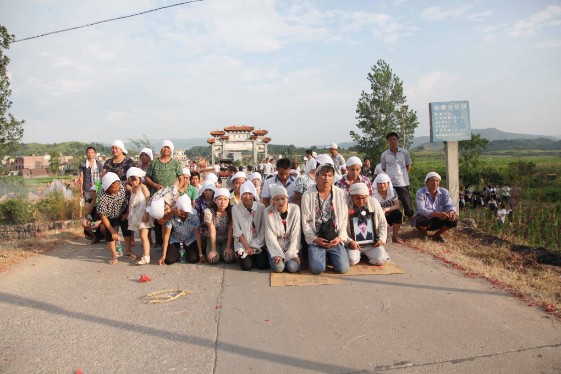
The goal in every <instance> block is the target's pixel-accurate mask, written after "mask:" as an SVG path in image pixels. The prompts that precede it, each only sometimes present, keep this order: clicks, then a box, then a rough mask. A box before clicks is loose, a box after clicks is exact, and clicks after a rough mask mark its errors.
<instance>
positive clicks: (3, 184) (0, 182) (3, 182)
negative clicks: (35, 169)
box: [0, 176, 27, 197]
mask: <svg viewBox="0 0 561 374" xmlns="http://www.w3.org/2000/svg"><path fill="white" fill-rule="evenodd" d="M8 193H13V194H15V195H16V196H18V197H22V196H24V195H25V194H27V188H26V187H25V184H24V182H23V178H22V177H12V176H2V177H0V196H3V195H5V194H8Z"/></svg>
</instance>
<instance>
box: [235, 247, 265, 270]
mask: <svg viewBox="0 0 561 374" xmlns="http://www.w3.org/2000/svg"><path fill="white" fill-rule="evenodd" d="M238 261H239V263H240V267H241V268H242V270H246V271H247V270H251V268H253V267H254V266H255V267H256V268H257V269H260V270H263V269H267V268H268V267H269V255H268V254H267V250H266V249H263V250H262V251H261V253H258V254H256V255H250V256H246V257H245V258H238Z"/></svg>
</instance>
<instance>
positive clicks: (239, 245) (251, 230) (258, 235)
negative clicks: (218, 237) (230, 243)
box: [232, 181, 268, 270]
mask: <svg viewBox="0 0 561 374" xmlns="http://www.w3.org/2000/svg"><path fill="white" fill-rule="evenodd" d="M240 196H241V201H240V202H239V203H238V204H236V205H234V206H233V207H232V232H233V237H234V251H235V252H236V253H237V255H238V262H239V263H240V267H241V268H242V270H251V268H253V266H255V267H257V268H258V269H266V268H267V265H268V264H267V252H266V251H265V250H263V247H264V246H265V224H264V222H263V211H264V210H265V205H263V204H262V203H260V202H258V201H256V199H257V191H256V190H255V186H254V185H253V183H252V182H251V181H246V182H244V183H243V184H242V185H241V187H240Z"/></svg>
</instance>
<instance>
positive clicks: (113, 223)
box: [97, 172, 133, 265]
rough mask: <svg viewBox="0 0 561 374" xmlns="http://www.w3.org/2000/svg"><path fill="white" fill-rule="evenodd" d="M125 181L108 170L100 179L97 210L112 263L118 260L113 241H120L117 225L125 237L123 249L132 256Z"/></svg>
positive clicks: (110, 262)
mask: <svg viewBox="0 0 561 374" xmlns="http://www.w3.org/2000/svg"><path fill="white" fill-rule="evenodd" d="M126 192H127V189H126V187H125V182H121V180H120V179H119V176H118V175H117V174H115V173H112V172H108V173H106V174H105V175H104V176H103V178H102V179H101V192H100V195H99V202H98V204H97V212H98V213H99V215H100V217H101V222H102V223H103V225H104V226H105V229H106V231H105V240H106V241H107V247H108V249H109V250H110V251H111V254H112V258H111V260H109V264H111V265H114V264H116V263H117V262H118V261H119V258H118V257H119V256H118V254H117V249H116V245H115V242H117V241H120V240H121V237H120V236H119V227H121V231H122V232H123V236H124V238H125V249H126V254H127V256H130V257H131V258H132V257H133V256H132V252H131V232H130V230H129V229H128V226H129V223H128V221H127V220H126V214H127V208H128V199H127V193H126Z"/></svg>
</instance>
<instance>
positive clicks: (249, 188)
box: [240, 181, 257, 198]
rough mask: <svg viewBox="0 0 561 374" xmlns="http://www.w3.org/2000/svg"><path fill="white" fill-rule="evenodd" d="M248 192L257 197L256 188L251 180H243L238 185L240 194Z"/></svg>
mask: <svg viewBox="0 0 561 374" xmlns="http://www.w3.org/2000/svg"><path fill="white" fill-rule="evenodd" d="M246 192H249V193H250V194H252V195H253V197H254V198H257V190H256V189H255V186H254V185H253V182H251V181H245V182H244V183H243V184H242V186H241V187H240V196H241V195H243V194H244V193H246Z"/></svg>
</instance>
